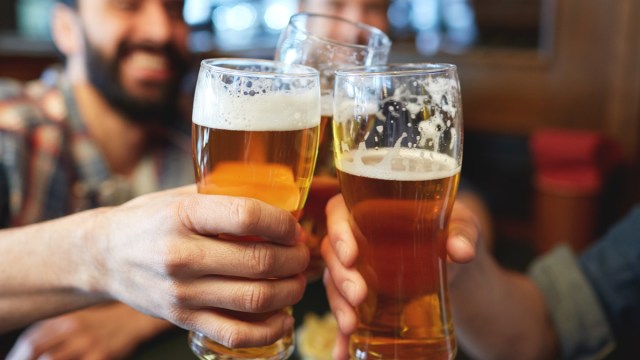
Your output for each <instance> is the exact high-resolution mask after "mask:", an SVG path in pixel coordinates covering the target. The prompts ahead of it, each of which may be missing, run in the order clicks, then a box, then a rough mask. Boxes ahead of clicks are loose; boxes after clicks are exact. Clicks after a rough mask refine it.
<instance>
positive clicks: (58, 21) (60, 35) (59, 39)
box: [51, 3, 82, 58]
mask: <svg viewBox="0 0 640 360" xmlns="http://www.w3.org/2000/svg"><path fill="white" fill-rule="evenodd" d="M51 36H52V38H53V42H54V44H55V45H56V47H57V48H58V50H59V51H60V52H61V53H62V54H64V56H65V57H67V58H68V57H70V56H72V55H73V54H75V53H77V52H79V51H81V49H82V37H81V36H80V22H79V21H78V16H77V13H76V11H75V10H74V9H72V8H70V7H69V6H67V5H63V4H60V3H56V4H54V5H53V9H52V15H51Z"/></svg>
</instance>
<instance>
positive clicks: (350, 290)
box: [342, 280, 356, 302]
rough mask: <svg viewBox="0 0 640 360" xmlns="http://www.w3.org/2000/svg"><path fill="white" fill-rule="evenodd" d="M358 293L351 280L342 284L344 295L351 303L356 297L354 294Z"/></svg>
mask: <svg viewBox="0 0 640 360" xmlns="http://www.w3.org/2000/svg"><path fill="white" fill-rule="evenodd" d="M355 291H356V284H355V283H354V282H353V281H351V280H345V281H343V282H342V293H343V294H344V296H346V297H347V299H348V300H349V302H351V299H353V297H354V292H355Z"/></svg>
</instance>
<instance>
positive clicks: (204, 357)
mask: <svg viewBox="0 0 640 360" xmlns="http://www.w3.org/2000/svg"><path fill="white" fill-rule="evenodd" d="M189 346H190V347H191V351H193V353H194V354H195V355H196V356H197V357H198V358H199V359H201V360H235V359H253V360H285V359H288V358H289V357H290V356H291V354H293V350H294V343H293V334H291V335H290V336H289V335H288V336H286V337H284V338H282V339H280V340H278V341H276V342H275V343H273V344H271V345H267V346H261V347H253V348H241V349H230V348H228V347H226V346H223V345H220V344H218V343H217V342H215V341H213V340H211V339H209V338H207V337H206V336H204V335H202V334H200V333H197V332H193V331H192V332H190V333H189Z"/></svg>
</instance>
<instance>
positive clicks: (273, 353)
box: [190, 59, 320, 360]
mask: <svg viewBox="0 0 640 360" xmlns="http://www.w3.org/2000/svg"><path fill="white" fill-rule="evenodd" d="M193 108H194V109H193V125H192V152H193V163H194V170H195V175H196V182H197V186H198V192H200V193H205V194H217V195H228V196H238V197H250V198H255V199H258V200H262V201H264V202H266V203H269V204H271V205H273V206H276V207H279V208H281V209H285V210H287V211H290V212H291V213H292V214H294V216H296V217H299V215H300V211H301V209H302V207H303V206H304V203H305V200H306V198H307V192H308V190H309V186H310V185H311V179H312V177H313V171H314V166H315V161H316V156H317V150H318V137H319V131H320V129H319V126H320V85H319V76H318V72H317V71H316V70H314V69H312V68H310V67H306V66H302V65H286V64H282V63H277V62H272V61H265V60H254V59H208V60H204V61H203V62H202V64H201V67H200V73H199V75H198V82H197V85H196V93H195V98H194V106H193ZM257 235H259V234H257ZM219 236H220V237H222V238H224V239H228V240H229V241H264V240H263V239H260V238H259V237H257V236H242V237H237V236H235V237H234V236H232V235H231V234H219ZM220 311H227V312H229V313H230V316H232V317H234V318H239V319H243V320H244V319H246V320H254V321H255V320H261V319H262V318H264V317H267V316H270V315H272V314H271V313H270V314H245V313H238V312H233V313H232V312H231V311H228V310H224V309H221V310H220ZM281 311H286V312H289V313H291V309H290V308H287V309H282V310H281ZM231 313H232V314H231ZM190 346H191V349H192V350H193V352H194V353H195V354H196V355H197V356H198V357H199V358H200V359H203V360H231V359H234V360H235V359H269V360H283V359H286V358H288V357H289V356H290V355H291V354H292V353H293V350H294V339H293V330H291V331H289V332H288V333H287V334H285V336H284V337H283V338H281V339H279V340H278V341H276V342H275V343H273V344H271V345H268V346H262V347H253V348H237V349H231V348H227V347H225V346H223V345H221V344H219V343H217V342H215V341H213V340H211V339H208V338H206V337H205V336H204V335H202V334H200V333H198V332H191V333H190Z"/></svg>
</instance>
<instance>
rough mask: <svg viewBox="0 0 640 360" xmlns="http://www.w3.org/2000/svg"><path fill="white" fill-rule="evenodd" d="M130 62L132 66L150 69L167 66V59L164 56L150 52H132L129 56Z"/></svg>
mask: <svg viewBox="0 0 640 360" xmlns="http://www.w3.org/2000/svg"><path fill="white" fill-rule="evenodd" d="M131 63H132V64H133V65H134V66H138V67H144V68H147V69H152V70H161V69H164V68H166V67H167V59H166V58H165V57H164V56H161V55H156V54H150V53H147V52H136V53H134V54H133V55H132V56H131Z"/></svg>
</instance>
